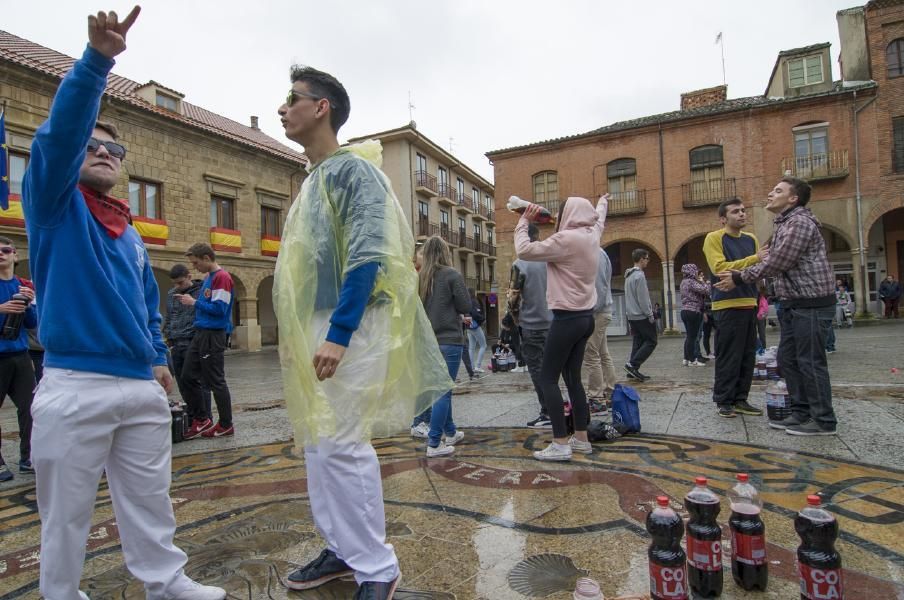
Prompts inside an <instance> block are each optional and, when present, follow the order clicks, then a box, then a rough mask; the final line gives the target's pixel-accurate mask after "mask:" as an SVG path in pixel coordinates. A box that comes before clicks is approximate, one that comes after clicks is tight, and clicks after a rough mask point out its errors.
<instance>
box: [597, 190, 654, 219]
mask: <svg viewBox="0 0 904 600" xmlns="http://www.w3.org/2000/svg"><path fill="white" fill-rule="evenodd" d="M645 212H647V190H628V191H626V192H611V193H610V194H609V212H608V215H607V216H616V215H641V214H643V213H645Z"/></svg>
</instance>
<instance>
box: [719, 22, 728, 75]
mask: <svg viewBox="0 0 904 600" xmlns="http://www.w3.org/2000/svg"><path fill="white" fill-rule="evenodd" d="M719 48H720V49H721V50H722V85H728V84H727V83H726V81H725V40H724V38H723V37H722V34H721V33H720V34H719Z"/></svg>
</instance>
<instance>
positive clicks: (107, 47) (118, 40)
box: [88, 6, 141, 58]
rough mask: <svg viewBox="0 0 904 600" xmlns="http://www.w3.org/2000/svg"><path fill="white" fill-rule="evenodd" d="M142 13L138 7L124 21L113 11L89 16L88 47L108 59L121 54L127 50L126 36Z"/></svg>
mask: <svg viewBox="0 0 904 600" xmlns="http://www.w3.org/2000/svg"><path fill="white" fill-rule="evenodd" d="M140 12H141V7H140V6H136V7H135V8H133V9H132V12H130V13H129V14H128V16H126V18H125V19H123V20H122V21H120V20H119V17H118V16H117V14H116V12H115V11H112V10H111V11H110V12H109V13H105V12H103V11H101V12H99V13H97V15H96V16H95V15H88V45H90V46H91V47H92V48H94V49H95V50H97V51H98V52H100V53H101V54H103V55H104V56H106V57H107V58H113V57H115V56H116V55H118V54H121V53H122V52H123V51H124V50H125V49H126V34H127V33H128V32H129V29H130V28H131V27H132V24H134V23H135V19H137V18H138V13H140Z"/></svg>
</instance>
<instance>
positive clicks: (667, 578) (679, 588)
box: [650, 562, 687, 600]
mask: <svg viewBox="0 0 904 600" xmlns="http://www.w3.org/2000/svg"><path fill="white" fill-rule="evenodd" d="M650 593H651V594H652V595H653V597H654V598H668V600H687V567H686V566H685V565H681V566H680V567H663V566H660V565H657V564H656V563H652V562H651V563H650Z"/></svg>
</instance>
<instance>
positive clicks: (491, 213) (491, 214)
mask: <svg viewBox="0 0 904 600" xmlns="http://www.w3.org/2000/svg"><path fill="white" fill-rule="evenodd" d="M487 221H489V223H488V224H489V225H495V224H496V212H495V211H492V210H488V211H487Z"/></svg>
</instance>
